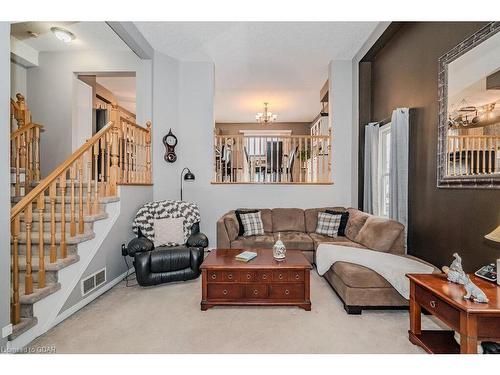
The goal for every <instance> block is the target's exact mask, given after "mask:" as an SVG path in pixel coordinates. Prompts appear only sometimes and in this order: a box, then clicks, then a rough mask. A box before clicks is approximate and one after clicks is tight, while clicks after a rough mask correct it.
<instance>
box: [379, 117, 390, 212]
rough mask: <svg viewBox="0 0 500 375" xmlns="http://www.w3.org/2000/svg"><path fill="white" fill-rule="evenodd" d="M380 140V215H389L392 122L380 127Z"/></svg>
mask: <svg viewBox="0 0 500 375" xmlns="http://www.w3.org/2000/svg"><path fill="white" fill-rule="evenodd" d="M378 142H379V144H378V150H379V152H378V168H377V174H378V186H379V189H378V203H379V204H378V209H379V212H378V216H383V217H389V180H390V165H389V163H390V155H391V123H388V124H386V125H384V126H381V127H380V129H379V135H378Z"/></svg>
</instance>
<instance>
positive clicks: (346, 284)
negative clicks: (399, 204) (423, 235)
mask: <svg viewBox="0 0 500 375" xmlns="http://www.w3.org/2000/svg"><path fill="white" fill-rule="evenodd" d="M327 209H329V210H335V211H346V210H347V211H348V212H349V220H348V222H347V227H346V231H345V232H346V233H345V234H346V236H345V237H341V236H338V237H335V238H332V237H327V236H323V235H320V234H317V233H315V230H316V224H317V221H318V212H322V211H325V210H327ZM243 210H245V209H243ZM260 212H261V217H262V222H263V225H264V232H265V234H264V235H262V236H251V237H243V236H238V231H239V225H238V221H237V219H236V215H235V212H234V211H230V212H228V213H226V214H224V215H223V216H222V217H221V218H220V219H219V220H218V221H217V248H226V249H229V248H232V249H252V248H254V249H255V248H268V249H272V246H273V244H274V242H275V241H276V239H277V238H278V233H280V235H281V240H282V241H283V242H284V244H285V246H286V247H287V248H288V249H297V250H302V252H303V254H304V255H305V257H306V258H307V259H308V260H309V261H310V262H311V263H315V255H314V254H315V250H316V249H317V247H318V245H319V244H320V243H334V244H337V245H344V246H353V247H360V248H368V249H372V250H377V251H384V252H389V253H393V254H398V255H402V256H406V255H404V254H405V245H404V244H405V241H404V236H405V234H404V226H403V225H402V224H400V223H398V222H396V221H394V220H389V219H383V218H379V217H375V216H372V215H369V214H367V213H364V212H362V211H359V210H357V209H354V208H348V209H346V208H345V207H323V208H311V209H299V208H274V209H267V208H265V209H260ZM324 277H325V279H326V280H327V281H328V282H329V283H330V285H331V286H332V288H333V289H334V290H335V292H336V293H337V294H338V296H339V297H340V298H341V299H342V301H343V303H344V308H345V310H346V311H347V312H348V313H350V314H360V313H361V311H362V309H367V308H404V307H406V306H408V301H407V300H406V299H404V298H403V297H402V296H401V295H400V294H399V293H398V292H397V291H396V289H394V288H393V287H392V285H391V284H389V283H388V282H387V281H386V280H385V279H384V278H383V277H382V276H380V275H379V274H378V273H376V272H375V271H373V270H371V269H369V268H366V267H363V266H360V265H357V264H352V263H346V262H336V263H335V264H333V265H332V267H331V268H330V270H329V271H328V272H327V273H326V274H325V275H324Z"/></svg>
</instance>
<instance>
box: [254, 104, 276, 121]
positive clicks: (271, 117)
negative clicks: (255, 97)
mask: <svg viewBox="0 0 500 375" xmlns="http://www.w3.org/2000/svg"><path fill="white" fill-rule="evenodd" d="M268 104H269V103H264V112H259V113H257V114H256V115H255V119H256V120H257V122H258V123H260V124H270V123H272V122H275V121H276V120H277V119H278V115H275V114H273V113H272V112H269V111H268V109H267V105H268Z"/></svg>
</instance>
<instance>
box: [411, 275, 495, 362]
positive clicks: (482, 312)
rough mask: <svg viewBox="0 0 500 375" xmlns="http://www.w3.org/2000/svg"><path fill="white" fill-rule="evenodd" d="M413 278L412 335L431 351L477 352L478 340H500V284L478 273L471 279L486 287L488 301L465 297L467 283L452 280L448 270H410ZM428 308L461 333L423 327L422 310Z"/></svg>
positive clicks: (483, 287)
mask: <svg viewBox="0 0 500 375" xmlns="http://www.w3.org/2000/svg"><path fill="white" fill-rule="evenodd" d="M406 276H407V277H408V278H409V279H410V330H409V331H408V333H409V339H410V341H411V342H412V343H413V344H415V345H419V346H421V347H422V348H423V349H424V350H425V351H426V352H428V353H435V354H447V353H451V354H458V353H461V354H474V353H477V344H478V341H500V287H499V286H497V285H496V284H494V283H491V282H488V281H486V280H483V279H481V278H479V277H477V276H474V275H469V276H470V279H471V281H472V282H473V283H474V284H476V285H477V286H478V287H479V288H481V289H482V290H483V292H484V293H485V294H486V296H487V297H488V299H489V302H488V303H475V302H472V301H468V300H467V301H466V300H464V299H463V296H464V295H465V289H464V287H463V285H459V284H455V283H451V282H449V281H448V280H447V279H446V275H445V274H430V275H429V274H408V275H406ZM422 308H423V309H425V310H426V311H428V312H429V313H431V314H432V315H434V316H436V317H437V318H439V319H440V320H441V321H443V322H444V323H446V325H448V326H449V327H450V328H451V329H452V330H454V331H457V332H459V333H460V345H458V344H457V343H456V341H455V339H454V337H453V335H454V331H439V330H427V331H423V330H422V329H421V310H422Z"/></svg>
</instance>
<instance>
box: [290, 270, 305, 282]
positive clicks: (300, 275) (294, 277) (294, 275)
mask: <svg viewBox="0 0 500 375" xmlns="http://www.w3.org/2000/svg"><path fill="white" fill-rule="evenodd" d="M288 276H289V280H290V281H304V271H290V273H289V274H288Z"/></svg>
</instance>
